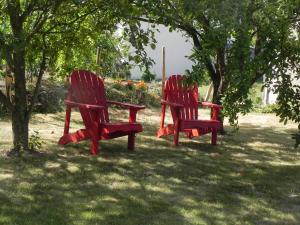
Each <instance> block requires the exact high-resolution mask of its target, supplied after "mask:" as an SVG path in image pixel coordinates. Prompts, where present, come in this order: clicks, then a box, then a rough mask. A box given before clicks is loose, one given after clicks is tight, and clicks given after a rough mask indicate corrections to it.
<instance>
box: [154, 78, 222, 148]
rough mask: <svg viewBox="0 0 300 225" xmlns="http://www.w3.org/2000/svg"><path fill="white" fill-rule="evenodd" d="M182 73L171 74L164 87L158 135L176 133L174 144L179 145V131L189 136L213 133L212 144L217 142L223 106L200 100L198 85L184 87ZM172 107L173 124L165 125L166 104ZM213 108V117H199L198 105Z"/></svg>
mask: <svg viewBox="0 0 300 225" xmlns="http://www.w3.org/2000/svg"><path fill="white" fill-rule="evenodd" d="M182 81H183V77H182V76H181V75H172V76H170V77H169V78H168V79H167V81H166V83H165V87H164V93H163V99H162V102H161V103H162V113H161V123H160V128H159V129H158V131H157V137H161V136H163V135H171V134H174V144H175V145H176V146H177V145H178V141H179V132H185V133H186V134H187V136H188V137H189V138H193V137H197V136H201V135H204V134H207V133H212V136H211V144H212V145H216V144H217V132H218V130H219V129H220V128H221V122H220V121H219V120H218V118H219V111H220V110H221V109H222V106H220V105H217V104H213V103H211V102H199V101H198V87H197V86H193V87H184V85H183V82H182ZM167 105H168V106H169V107H170V109H171V114H172V118H173V124H167V126H166V127H165V126H164V121H165V113H166V106H167ZM199 106H200V107H201V106H202V107H209V108H211V118H210V119H208V120H205V119H199V118H198V107H199Z"/></svg>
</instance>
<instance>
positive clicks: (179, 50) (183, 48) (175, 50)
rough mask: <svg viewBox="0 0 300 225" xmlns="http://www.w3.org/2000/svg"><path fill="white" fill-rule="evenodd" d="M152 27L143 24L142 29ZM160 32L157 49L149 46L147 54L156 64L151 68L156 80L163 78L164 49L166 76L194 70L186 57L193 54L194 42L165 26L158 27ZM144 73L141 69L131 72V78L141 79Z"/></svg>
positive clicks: (157, 33)
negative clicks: (163, 49) (163, 50)
mask: <svg viewBox="0 0 300 225" xmlns="http://www.w3.org/2000/svg"><path fill="white" fill-rule="evenodd" d="M147 26H150V25H149V24H147V23H143V24H142V27H144V28H147ZM157 28H158V29H159V30H160V32H156V34H155V39H156V40H157V43H156V48H155V49H154V50H153V49H151V47H150V46H147V47H146V48H145V49H146V52H147V55H148V56H149V57H151V58H152V59H153V60H154V62H155V64H154V65H153V66H152V68H151V70H150V71H151V72H152V73H154V74H156V78H161V74H162V47H163V46H164V47H165V49H166V50H165V51H166V75H167V77H168V76H169V75H172V74H184V72H185V71H186V70H187V69H191V68H192V62H191V61H190V60H189V59H188V58H187V57H186V56H189V55H191V53H192V48H193V45H192V42H191V40H188V39H187V38H186V37H185V36H183V33H181V32H178V31H173V32H169V29H168V28H167V27H165V26H163V25H159V26H157ZM142 74H143V71H141V70H140V69H139V67H137V66H136V67H135V68H133V69H132V70H131V77H132V78H133V79H138V78H141V76H142Z"/></svg>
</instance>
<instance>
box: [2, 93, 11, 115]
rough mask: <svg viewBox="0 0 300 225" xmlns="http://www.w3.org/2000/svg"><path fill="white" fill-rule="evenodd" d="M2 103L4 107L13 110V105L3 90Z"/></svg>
mask: <svg viewBox="0 0 300 225" xmlns="http://www.w3.org/2000/svg"><path fill="white" fill-rule="evenodd" d="M0 102H2V103H3V104H4V106H5V107H6V108H8V109H9V110H10V111H11V110H12V109H13V104H12V103H11V101H10V100H9V98H7V97H6V95H5V94H4V93H3V92H2V91H1V90H0Z"/></svg>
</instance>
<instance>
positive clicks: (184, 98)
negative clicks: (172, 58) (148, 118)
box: [164, 75, 199, 120]
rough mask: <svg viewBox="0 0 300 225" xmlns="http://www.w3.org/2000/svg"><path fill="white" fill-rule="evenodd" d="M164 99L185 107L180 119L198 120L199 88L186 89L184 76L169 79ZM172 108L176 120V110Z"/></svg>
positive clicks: (173, 76) (174, 76)
mask: <svg viewBox="0 0 300 225" xmlns="http://www.w3.org/2000/svg"><path fill="white" fill-rule="evenodd" d="M164 98H165V99H166V100H168V101H170V102H174V103H178V104H182V105H183V106H184V108H182V109H181V111H180V119H182V120H197V119H198V98H199V97H198V87H197V86H196V85H193V86H189V87H185V85H184V84H183V76H181V75H172V76H170V77H169V78H168V79H167V81H166V83H165V88H164ZM170 108H171V114H172V117H173V120H174V119H175V110H174V107H170Z"/></svg>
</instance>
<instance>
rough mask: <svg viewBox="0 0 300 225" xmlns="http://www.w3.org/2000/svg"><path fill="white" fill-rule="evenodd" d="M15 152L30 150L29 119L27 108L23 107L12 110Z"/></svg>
mask: <svg viewBox="0 0 300 225" xmlns="http://www.w3.org/2000/svg"><path fill="white" fill-rule="evenodd" d="M12 131H13V149H12V151H13V152H16V153H17V154H19V152H20V151H22V150H23V151H29V147H28V131H29V130H28V119H27V118H26V110H24V108H22V109H21V107H18V108H16V107H15V108H14V110H13V112H12Z"/></svg>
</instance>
